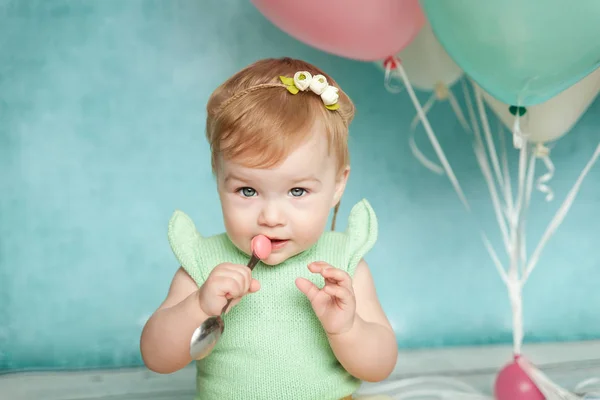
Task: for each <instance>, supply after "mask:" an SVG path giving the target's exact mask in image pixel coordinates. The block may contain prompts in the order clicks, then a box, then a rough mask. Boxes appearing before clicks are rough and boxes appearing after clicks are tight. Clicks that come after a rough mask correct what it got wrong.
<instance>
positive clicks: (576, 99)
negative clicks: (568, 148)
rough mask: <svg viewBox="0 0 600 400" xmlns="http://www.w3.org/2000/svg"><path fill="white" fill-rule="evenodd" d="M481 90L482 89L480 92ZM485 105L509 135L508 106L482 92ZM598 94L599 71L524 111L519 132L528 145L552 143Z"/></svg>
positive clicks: (599, 83) (511, 120)
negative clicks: (500, 121) (525, 138)
mask: <svg viewBox="0 0 600 400" xmlns="http://www.w3.org/2000/svg"><path fill="white" fill-rule="evenodd" d="M480 89H481V88H480ZM481 92H482V94H483V98H484V100H485V102H486V103H487V104H488V105H489V106H490V108H491V109H492V110H493V111H494V113H495V114H496V115H497V116H498V117H499V118H500V120H502V122H503V123H504V125H506V126H507V127H508V128H509V129H510V130H511V131H512V128H513V125H514V122H515V116H514V115H512V114H511V113H510V111H509V105H507V104H504V103H502V102H501V101H499V100H497V99H496V98H494V97H492V96H491V95H490V94H488V93H486V92H485V91H484V90H483V89H481ZM599 92H600V68H598V69H597V70H595V71H594V72H592V73H591V74H589V75H588V76H586V77H585V78H583V79H582V80H580V81H579V82H577V83H576V84H574V85H573V86H571V87H569V88H568V89H565V90H564V91H562V92H561V93H559V94H558V95H556V96H554V97H553V98H551V99H549V100H547V101H545V102H544V103H541V104H536V105H534V106H529V107H527V108H526V109H527V112H526V113H525V115H523V116H522V117H521V119H520V121H519V124H520V128H521V132H522V133H523V134H524V135H526V137H527V140H528V141H529V142H531V143H548V142H553V141H555V140H557V139H559V138H560V137H562V136H564V135H565V134H567V133H568V132H569V131H570V130H571V129H572V128H573V126H574V125H575V124H576V123H577V121H579V119H580V118H581V116H582V115H583V114H584V113H585V112H586V111H587V109H588V107H589V106H590V104H592V102H593V101H594V99H595V98H596V96H597V95H598V93H599Z"/></svg>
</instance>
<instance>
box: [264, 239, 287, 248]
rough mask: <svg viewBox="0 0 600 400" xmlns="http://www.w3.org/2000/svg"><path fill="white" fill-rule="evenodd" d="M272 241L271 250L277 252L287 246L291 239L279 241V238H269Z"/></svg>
mask: <svg viewBox="0 0 600 400" xmlns="http://www.w3.org/2000/svg"><path fill="white" fill-rule="evenodd" d="M269 240H270V241H271V248H272V249H273V250H277V249H280V248H282V247H283V246H285V245H286V243H287V242H288V241H289V239H278V238H269Z"/></svg>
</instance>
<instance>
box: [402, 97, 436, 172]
mask: <svg viewBox="0 0 600 400" xmlns="http://www.w3.org/2000/svg"><path fill="white" fill-rule="evenodd" d="M435 100H436V97H435V94H432V95H431V97H429V100H427V103H425V105H424V106H423V112H424V113H425V114H427V113H428V112H429V110H431V107H432V106H433V105H434V104H435ZM418 122H419V115H418V114H417V115H416V116H415V118H414V119H413V121H412V123H411V124H410V136H409V139H408V145H409V146H410V150H411V151H412V153H413V156H414V157H415V158H416V159H417V161H419V162H420V163H421V164H422V165H423V166H424V167H425V168H427V169H429V170H430V171H431V172H433V173H435V174H438V175H444V169H443V168H442V167H440V166H439V165H437V164H436V163H434V162H433V161H430V160H429V159H428V158H427V157H426V156H425V155H424V154H423V153H422V152H421V150H419V147H418V146H417V142H416V141H415V129H416V127H417V125H418Z"/></svg>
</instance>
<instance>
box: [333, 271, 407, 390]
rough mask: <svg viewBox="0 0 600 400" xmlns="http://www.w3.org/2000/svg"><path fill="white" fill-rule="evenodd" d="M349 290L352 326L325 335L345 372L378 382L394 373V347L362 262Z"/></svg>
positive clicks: (392, 338) (371, 279) (373, 286)
mask: <svg viewBox="0 0 600 400" xmlns="http://www.w3.org/2000/svg"><path fill="white" fill-rule="evenodd" d="M352 287H353V289H354V296H355V298H356V319H355V321H354V325H353V327H352V329H350V330H349V331H348V332H345V333H342V334H338V335H329V343H330V345H331V348H332V349H333V351H334V353H335V355H336V357H337V359H338V360H339V361H340V363H341V364H342V365H343V366H344V368H345V369H346V371H348V372H349V373H350V374H352V375H353V376H355V377H356V378H358V379H361V380H363V381H368V382H379V381H382V380H384V379H385V378H387V377H388V376H389V375H390V374H391V373H392V371H393V370H394V366H395V365H396V360H397V357H398V345H397V343H396V336H395V335H394V331H393V330H392V327H391V325H390V323H389V321H388V319H387V317H386V315H385V313H384V311H383V309H382V308H381V305H380V303H379V300H378V299H377V293H376V291H375V284H374V282H373V277H372V276H371V272H370V271H369V266H368V265H367V263H366V262H365V261H364V260H361V261H360V263H359V264H358V266H357V267H356V272H355V273H354V278H353V283H352Z"/></svg>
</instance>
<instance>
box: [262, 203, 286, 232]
mask: <svg viewBox="0 0 600 400" xmlns="http://www.w3.org/2000/svg"><path fill="white" fill-rule="evenodd" d="M285 220H286V217H285V212H284V211H283V210H282V208H281V207H280V206H279V205H278V204H277V203H276V202H274V201H269V202H265V204H264V205H263V207H262V209H261V212H260V214H259V216H258V224H259V225H261V226H267V227H275V226H282V225H285Z"/></svg>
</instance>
